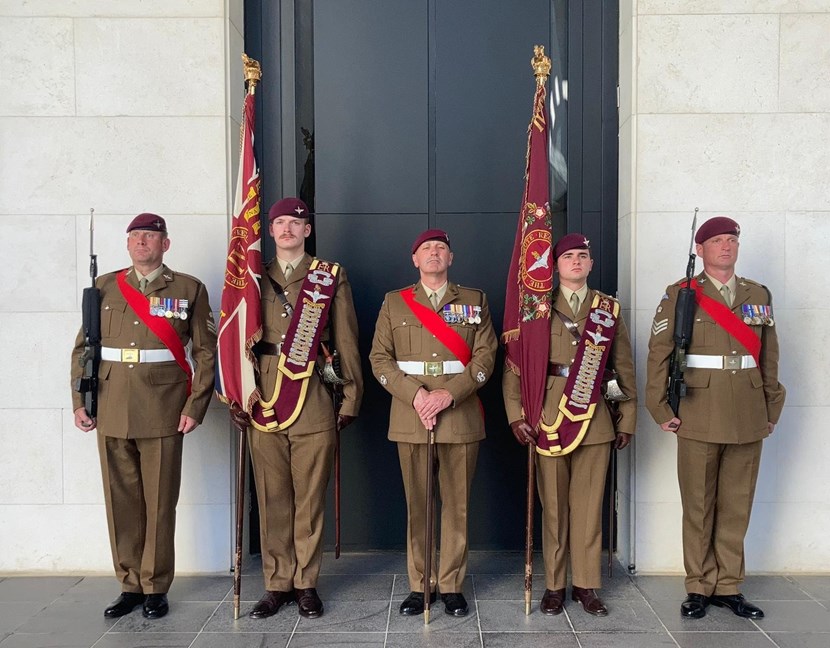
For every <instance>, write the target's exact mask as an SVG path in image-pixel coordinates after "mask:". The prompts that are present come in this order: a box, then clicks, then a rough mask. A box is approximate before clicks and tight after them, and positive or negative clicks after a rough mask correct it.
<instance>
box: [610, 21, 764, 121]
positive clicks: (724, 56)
mask: <svg viewBox="0 0 830 648" xmlns="http://www.w3.org/2000/svg"><path fill="white" fill-rule="evenodd" d="M637 22H638V29H637V58H638V61H639V67H638V69H637V105H638V111H639V112H641V113H675V112H678V113H689V112H692V113H696V112H769V111H773V110H775V109H776V108H777V101H778V17H777V16H769V15H737V16H736V15H714V16H711V15H710V16H640V17H639V18H638V19H637ZM622 51H624V50H622Z"/></svg>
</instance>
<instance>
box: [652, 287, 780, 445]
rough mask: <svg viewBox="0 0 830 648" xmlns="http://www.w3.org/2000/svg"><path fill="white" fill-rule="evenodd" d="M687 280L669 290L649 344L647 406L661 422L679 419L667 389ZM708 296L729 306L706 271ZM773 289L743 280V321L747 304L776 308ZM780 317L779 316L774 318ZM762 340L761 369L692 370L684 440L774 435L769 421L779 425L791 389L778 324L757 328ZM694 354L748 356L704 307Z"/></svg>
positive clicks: (698, 315) (683, 411) (739, 301)
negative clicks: (782, 368)
mask: <svg viewBox="0 0 830 648" xmlns="http://www.w3.org/2000/svg"><path fill="white" fill-rule="evenodd" d="M683 281H685V280H681V281H679V282H677V283H676V284H673V285H671V286H669V287H668V288H667V289H666V295H665V296H664V297H663V300H662V301H661V302H660V305H659V306H658V307H657V313H656V314H655V316H654V322H653V324H652V329H651V330H652V334H651V337H650V338H649V344H648V349H649V351H648V365H647V366H648V375H647V379H646V380H647V382H646V407H647V408H648V411H649V412H650V413H651V415H652V417H654V420H655V421H657V423H660V424H662V423H665V422H666V421H669V420H671V419H672V417H674V413H673V412H672V411H671V408H670V407H669V405H668V401H667V398H666V387H667V385H668V377H669V360H670V358H671V355H672V353H673V351H674V341H673V334H674V319H675V317H674V309H675V304H676V303H677V295H678V293H679V292H680V284H681V283H682V282H683ZM697 281H698V283H699V284H701V286H702V287H703V292H704V293H705V294H706V295H708V296H710V297H712V298H713V299H717V300H718V301H720V302H721V303H723V298H722V297H721V295H720V293H719V292H718V291H717V290H716V289H715V287H714V285H712V282H711V281H709V280H708V279H707V278H706V275H705V274H704V273H701V274H699V275H698V276H697ZM771 299H772V298H771V296H770V293H769V291H768V290H767V289H766V288H765V287H764V286H762V285H761V284H758V283H755V282H754V281H750V280H749V279H746V278H741V277H737V290H736V294H735V301H734V304H733V305H732V311H733V312H734V313H736V314H737V315H738V316H739V317H743V315H742V311H741V306H742V305H743V304H752V305H765V304H771V303H772V301H771ZM774 316H775V313H773V317H774ZM752 330H753V331H754V332H755V334H756V335H757V336H758V337H759V338H761V366H760V368H757V367H756V368H753V369H742V370H735V371H732V370H724V369H694V368H690V369H686V371H685V373H684V379H685V381H686V388H687V392H686V396H685V397H684V398H682V399H681V401H680V411H679V417H678V418H680V420H681V421H682V424H681V426H680V429H679V430H678V432H677V434H678V436H681V437H685V438H688V439H694V440H697V441H706V442H710V443H751V442H753V441H758V440H760V439H763V438H765V437H767V436H768V435H769V428H768V426H767V422H771V423H776V422H778V418H779V417H780V416H781V410H782V408H783V407H784V397H785V395H786V390H785V389H784V386H783V385H782V384H781V383H780V382H778V336H777V335H776V330H777V326H764V325H758V326H752ZM688 352H689V353H690V354H701V355H724V356H729V355H746V354H748V351H747V350H746V349H744V348H743V346H741V345H740V344H739V343H738V342H737V341H736V340H735V339H734V338H733V337H732V336H731V335H729V334H728V333H727V332H726V331H725V330H724V329H723V328H722V327H721V326H720V325H718V324H716V323H715V321H714V320H713V319H712V318H711V317H710V316H709V314H708V313H706V311H704V310H703V309H702V308H700V307H699V306H698V307H697V310H696V312H695V321H694V328H693V329H692V340H691V345H690V346H689V351H688Z"/></svg>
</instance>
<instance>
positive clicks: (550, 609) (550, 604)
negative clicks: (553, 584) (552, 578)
mask: <svg viewBox="0 0 830 648" xmlns="http://www.w3.org/2000/svg"><path fill="white" fill-rule="evenodd" d="M564 607H565V588H564V587H563V588H562V589H558V590H549V589H546V590H545V594H544V596H542V602H541V603H540V604H539V609H540V610H542V614H550V615H551V616H553V615H555V614H562V610H563V608H564Z"/></svg>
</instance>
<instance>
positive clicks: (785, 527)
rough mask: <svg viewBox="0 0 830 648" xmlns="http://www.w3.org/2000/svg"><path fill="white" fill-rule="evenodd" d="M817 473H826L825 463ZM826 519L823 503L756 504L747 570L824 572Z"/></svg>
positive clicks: (829, 558)
mask: <svg viewBox="0 0 830 648" xmlns="http://www.w3.org/2000/svg"><path fill="white" fill-rule="evenodd" d="M817 470H821V471H823V472H824V474H826V472H827V469H826V463H825V465H824V466H821V467H820V468H817ZM759 479H760V477H759ZM828 520H830V503H828V502H826V501H825V502H822V503H821V504H817V503H815V502H810V501H804V502H771V503H766V502H756V503H755V506H753V507H752V517H751V518H750V521H749V529H748V530H747V534H746V540H745V541H744V550H745V554H746V569H747V571H748V572H750V573H752V572H755V573H758V572H768V573H769V572H783V573H787V574H792V573H794V572H814V573H815V572H824V571H825V570H826V565H828V564H830V542H827V534H828V533H830V523H828ZM761 607H763V604H761ZM825 627H827V626H825ZM824 636H826V635H824Z"/></svg>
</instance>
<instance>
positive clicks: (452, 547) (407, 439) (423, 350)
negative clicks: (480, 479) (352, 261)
mask: <svg viewBox="0 0 830 648" xmlns="http://www.w3.org/2000/svg"><path fill="white" fill-rule="evenodd" d="M452 259H453V255H452V252H451V251H450V240H449V238H448V237H447V233H446V232H443V231H442V230H438V229H431V230H427V231H425V232H423V233H422V234H421V235H420V236H418V238H417V239H416V240H415V243H414V244H413V245H412V262H413V264H414V265H415V267H416V268H417V269H418V271H419V273H420V281H419V282H418V283H417V284H415V285H414V286H410V287H408V288H404V289H402V290H396V291H393V292H390V293H387V295H386V297H385V299H384V302H383V305H382V306H381V309H380V314H379V315H378V321H377V326H376V328H375V337H374V341H373V343H372V351H371V353H370V355H369V359H370V360H371V362H372V371H373V372H374V374H375V377H376V378H377V379H378V381H379V382H380V384H381V385H383V387H384V388H385V389H386V390H387V391H388V392H389V393H390V394H392V409H391V413H390V416H389V440H390V441H396V442H397V443H398V456H399V458H400V462H401V473H402V475H403V482H404V491H405V493H406V505H407V514H408V515H407V544H406V555H407V571H408V574H409V586H410V589H411V590H412V591H411V593H410V594H409V596H408V597H407V598H406V599H405V600H404V602H403V603H402V604H401V607H400V612H401V614H404V615H407V616H411V615H417V614H422V613H423V611H424V585H423V583H424V580H423V578H424V569H425V567H424V537H425V525H426V516H427V514H428V513H430V514H431V511H428V510H427V508H426V471H427V430H428V429H433V428H434V429H435V441H436V446H437V447H436V455H437V463H438V484H439V488H440V492H441V549H440V551H441V565H440V568H439V567H437V566H436V561H435V560H432V569H431V571H432V574H430V582H431V583H437V585H438V589H439V590H440V591H441V598H442V600H443V601H444V605H445V609H446V611H447V614H451V615H454V616H464V615H465V614H467V612H468V607H467V601H466V600H465V598H464V594H463V592H462V585H463V582H464V576H465V574H466V572H467V509H468V504H469V499H470V485H471V484H472V481H473V473H474V472H475V466H476V458H477V457H478V444H479V442H480V441H481V440H482V439H483V438H484V416H483V411H482V409H481V404H480V401H479V399H478V397H477V396H476V391H477V390H478V389H480V388H481V387H482V386H483V385H484V383H486V382H487V380H488V379H489V378H490V375H491V374H492V371H493V362H494V359H495V355H496V345H497V340H496V336H495V333H494V332H493V325H492V322H491V321H490V310H489V308H488V306H487V298H486V296H485V295H484V293H483V292H481V291H480V290H475V289H472V288H464V287H462V286H458V285H456V284H454V283H450V282H448V280H447V274H448V270H449V267H450V265H452ZM433 547H434V544H433ZM429 596H430V602H432V601H433V600H434V598H435V594H434V592H432V591H431V590H430V593H429Z"/></svg>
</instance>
